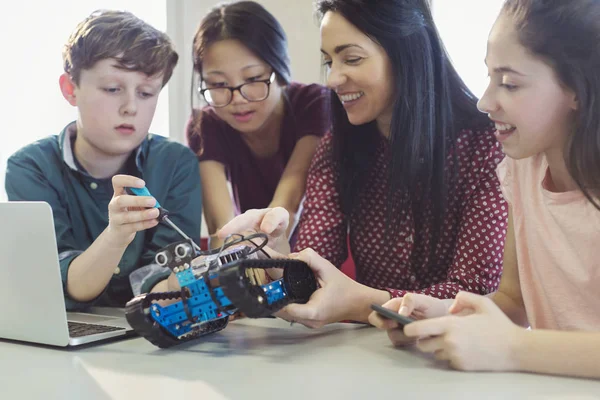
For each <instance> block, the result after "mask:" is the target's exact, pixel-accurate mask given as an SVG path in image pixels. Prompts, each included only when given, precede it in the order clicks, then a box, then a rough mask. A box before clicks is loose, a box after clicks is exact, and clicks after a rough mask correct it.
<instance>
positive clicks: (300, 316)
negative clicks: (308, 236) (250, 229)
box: [275, 249, 389, 328]
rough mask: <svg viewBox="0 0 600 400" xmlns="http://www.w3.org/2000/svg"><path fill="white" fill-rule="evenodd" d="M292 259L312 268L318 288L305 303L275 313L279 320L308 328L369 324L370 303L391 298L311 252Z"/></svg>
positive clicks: (301, 253)
mask: <svg viewBox="0 0 600 400" xmlns="http://www.w3.org/2000/svg"><path fill="white" fill-rule="evenodd" d="M290 258H293V259H296V260H301V261H304V262H305V263H307V264H308V266H309V267H310V268H311V269H312V271H313V272H314V274H315V278H316V279H317V282H318V284H319V286H320V287H319V288H318V289H317V290H316V291H315V292H314V293H313V294H312V296H311V297H310V300H309V301H308V303H306V304H297V303H292V304H289V305H288V306H286V307H285V308H284V309H283V310H281V311H280V312H278V313H276V314H275V315H276V316H277V317H280V318H283V319H285V320H288V321H293V322H298V323H301V324H303V325H305V326H307V327H309V328H320V327H322V326H324V325H326V324H329V323H332V322H339V321H343V320H354V321H366V319H367V316H368V311H365V310H369V307H370V304H371V302H373V303H376V302H379V303H382V302H383V301H385V300H387V299H389V294H388V293H387V292H385V291H381V290H376V289H373V288H370V287H367V286H364V285H361V284H359V283H357V282H356V281H354V280H352V279H351V278H349V277H348V276H346V275H345V274H344V273H343V272H341V271H340V270H339V269H337V268H336V267H335V266H334V265H333V264H331V263H330V262H329V261H327V260H326V259H324V258H323V257H321V256H319V255H318V254H317V253H316V252H315V251H314V250H312V249H305V250H302V251H301V252H300V253H297V254H290Z"/></svg>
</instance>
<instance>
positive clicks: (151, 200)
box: [146, 199, 156, 207]
mask: <svg viewBox="0 0 600 400" xmlns="http://www.w3.org/2000/svg"><path fill="white" fill-rule="evenodd" d="M155 204H156V199H148V200H146V205H147V206H148V207H152V206H154V205H155Z"/></svg>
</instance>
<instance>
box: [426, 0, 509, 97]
mask: <svg viewBox="0 0 600 400" xmlns="http://www.w3.org/2000/svg"><path fill="white" fill-rule="evenodd" d="M503 2H504V0H435V1H434V2H433V17H434V19H435V23H436V25H437V27H438V30H439V31H440V35H441V36H442V40H443V41H444V44H445V45H446V49H447V50H448V53H450V58H452V61H453V63H454V66H455V67H456V69H457V70H458V73H459V74H460V75H461V76H462V78H463V80H464V81H465V83H466V84H467V86H469V88H470V89H471V90H472V91H473V92H474V93H475V95H476V96H478V97H481V95H483V92H484V91H485V88H486V86H487V82H488V80H487V68H486V66H485V64H484V62H483V60H484V58H485V52H486V42H487V37H488V34H489V31H490V29H491V28H492V25H493V24H494V21H495V20H496V17H497V15H498V12H499V11H500V7H501V6H502V3H503Z"/></svg>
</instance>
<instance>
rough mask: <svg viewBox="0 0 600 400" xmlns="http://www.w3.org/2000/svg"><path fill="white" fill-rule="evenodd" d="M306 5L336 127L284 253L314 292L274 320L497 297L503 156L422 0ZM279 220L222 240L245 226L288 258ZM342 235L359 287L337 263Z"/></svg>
mask: <svg viewBox="0 0 600 400" xmlns="http://www.w3.org/2000/svg"><path fill="white" fill-rule="evenodd" d="M317 11H318V12H319V15H320V16H321V51H322V53H323V59H324V64H325V65H326V67H327V74H328V76H327V86H328V87H329V88H330V89H331V107H332V116H333V128H332V133H331V134H327V135H326V136H325V137H324V139H323V141H322V142H321V145H320V147H319V149H318V150H317V153H316V155H315V157H314V159H313V162H312V165H311V169H310V172H309V177H308V182H307V193H306V200H305V203H304V212H303V215H302V218H301V221H300V231H299V236H298V242H297V244H296V250H303V249H307V248H312V249H313V250H304V251H302V252H301V253H300V254H299V255H295V256H294V257H299V258H300V259H303V260H305V261H307V262H308V263H309V264H310V265H311V267H312V268H313V269H314V270H315V272H316V274H317V277H318V279H319V282H320V283H321V288H320V289H319V290H318V291H317V292H316V293H315V294H314V295H313V297H312V298H311V300H310V301H309V303H308V304H304V305H290V306H289V307H288V308H287V309H286V312H287V313H288V315H287V316H285V318H288V319H293V320H296V321H299V322H302V323H304V324H305V325H308V326H320V325H323V324H325V323H329V322H334V321H339V320H345V319H351V320H357V321H365V322H366V321H367V318H368V315H369V312H370V305H371V304H372V303H378V304H382V303H384V302H385V301H387V300H389V299H390V297H401V296H403V295H404V294H405V293H407V292H416V293H423V294H427V295H431V296H435V297H439V298H451V297H453V296H455V295H456V293H457V292H458V291H460V290H466V291H470V292H475V293H480V294H487V293H490V292H493V291H495V290H496V289H497V288H498V282H499V279H500V275H501V271H502V253H503V243H504V236H505V232H506V218H507V207H506V204H505V202H504V200H503V198H502V195H501V193H500V188H499V184H498V180H497V178H496V176H495V169H496V166H497V165H498V163H500V161H501V160H502V159H503V154H502V152H501V149H500V147H499V146H498V144H497V143H496V141H495V138H494V134H493V128H492V126H491V124H490V121H489V120H488V119H487V118H486V116H485V115H483V114H481V113H480V112H479V111H478V110H477V98H476V97H475V96H474V95H473V94H472V93H471V92H470V91H469V89H468V88H467V87H466V86H465V84H464V83H463V81H462V80H461V78H460V77H459V75H458V73H457V72H456V70H455V69H454V67H453V66H452V64H451V62H450V60H449V57H448V55H447V53H446V51H445V49H444V47H443V44H442V41H441V39H440V37H439V34H438V32H437V30H436V28H435V25H434V22H433V18H432V15H431V11H430V9H429V6H428V3H427V2H426V0H413V1H407V0H382V1H376V2H374V1H369V0H321V1H318V2H317ZM286 220H287V216H286V213H285V211H284V210H281V209H279V208H275V209H267V210H253V211H250V212H248V213H247V214H246V215H244V216H240V217H238V218H237V219H236V220H234V221H232V222H231V223H230V224H228V225H226V226H225V227H224V228H223V229H222V230H221V231H220V233H219V234H220V235H227V234H229V233H233V232H235V231H239V230H241V229H244V228H254V229H257V230H261V231H263V232H265V233H267V234H269V236H270V246H271V247H273V248H276V249H277V250H279V251H280V252H282V253H287V252H289V249H288V248H286V247H285V243H283V241H282V240H280V238H279V235H280V233H281V232H282V231H284V230H285V229H284V227H285V223H286ZM347 238H349V243H350V249H351V252H352V256H353V259H354V261H355V264H356V281H354V280H352V279H350V278H348V277H346V276H345V275H344V274H342V273H341V272H340V271H339V270H338V269H337V268H335V267H339V266H340V264H342V262H343V261H344V260H345V258H346V257H347V246H346V241H347ZM316 253H318V254H319V255H320V256H318V255H317V254H316ZM282 315H284V314H282Z"/></svg>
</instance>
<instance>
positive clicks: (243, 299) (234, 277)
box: [126, 234, 317, 348]
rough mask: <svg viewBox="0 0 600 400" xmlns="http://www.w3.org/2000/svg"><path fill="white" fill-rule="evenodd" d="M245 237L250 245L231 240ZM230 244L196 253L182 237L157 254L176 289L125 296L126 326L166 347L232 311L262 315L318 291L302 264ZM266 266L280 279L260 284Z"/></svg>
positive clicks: (210, 329)
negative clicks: (175, 279)
mask: <svg viewBox="0 0 600 400" xmlns="http://www.w3.org/2000/svg"><path fill="white" fill-rule="evenodd" d="M253 236H254V237H255V236H261V235H259V234H256V235H253ZM264 239H265V242H264V243H263V245H262V246H264V244H265V243H266V237H265V238H264ZM248 240H249V242H250V243H252V244H254V242H252V240H251V238H250V237H242V238H241V239H240V240H238V241H237V242H236V243H243V242H244V241H248ZM234 244H235V243H234ZM234 244H229V245H228V246H227V247H225V246H224V247H222V248H221V249H220V250H219V251H212V252H198V251H196V250H194V246H193V243H192V242H191V241H189V240H184V241H180V242H176V243H173V244H170V245H168V246H167V247H165V248H163V249H161V250H160V251H159V252H157V254H156V262H157V264H159V265H161V266H166V267H168V268H169V269H171V271H172V272H173V273H174V274H175V276H176V278H177V281H178V283H179V286H180V287H181V289H180V290H176V291H170V292H159V293H145V294H141V295H139V296H136V297H134V298H133V299H132V300H130V301H129V302H128V303H127V305H126V317H127V321H128V322H129V324H130V325H131V327H132V328H133V329H134V330H135V331H136V332H137V333H138V334H140V335H141V336H142V337H144V338H146V339H147V340H148V341H150V342H151V343H153V344H154V345H156V346H158V347H160V348H168V347H171V346H175V345H178V344H180V343H183V342H188V341H190V340H195V339H198V338H200V337H202V336H205V335H208V334H211V333H215V332H218V331H220V330H222V329H224V328H225V327H226V326H227V323H228V322H229V318H230V317H231V316H232V315H233V314H237V313H242V314H243V315H245V316H246V317H249V318H262V317H267V316H270V315H272V314H273V313H275V312H277V311H279V310H280V309H282V308H283V307H285V306H286V305H287V304H290V303H292V302H295V303H305V302H307V301H308V299H309V298H310V296H311V294H312V293H313V292H314V291H315V290H316V289H317V283H316V280H315V277H314V275H313V273H312V271H311V270H310V268H309V267H308V265H306V263H304V262H302V261H299V260H291V259H272V258H267V259H260V258H259V257H258V251H263V250H262V246H257V245H255V244H254V246H255V247H251V246H246V245H243V244H241V245H238V246H235V245H234ZM263 252H264V251H263ZM264 254H265V255H267V253H264ZM266 269H270V270H272V271H273V269H275V270H279V275H281V278H280V279H275V280H272V279H268V281H266V282H265V280H264V279H260V278H257V277H256V275H257V274H258V275H260V276H267V275H266V274H265V273H264V270H266Z"/></svg>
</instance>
